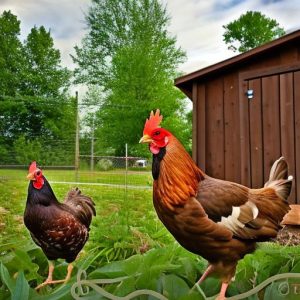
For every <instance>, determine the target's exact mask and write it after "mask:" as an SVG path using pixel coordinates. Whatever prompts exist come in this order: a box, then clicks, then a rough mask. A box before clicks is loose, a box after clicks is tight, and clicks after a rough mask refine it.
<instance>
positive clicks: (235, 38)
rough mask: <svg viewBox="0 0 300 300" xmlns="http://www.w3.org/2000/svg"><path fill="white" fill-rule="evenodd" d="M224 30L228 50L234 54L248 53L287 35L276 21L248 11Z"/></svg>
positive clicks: (225, 26) (257, 12)
mask: <svg viewBox="0 0 300 300" xmlns="http://www.w3.org/2000/svg"><path fill="white" fill-rule="evenodd" d="M223 28H224V29H225V32H224V34H223V37H224V39H223V40H224V41H225V43H226V44H228V45H229V46H228V49H231V50H233V51H234V52H235V51H238V52H245V51H248V50H250V49H252V48H255V47H258V46H260V45H263V44H265V43H267V42H270V41H272V40H274V39H276V38H279V37H281V36H282V35H284V34H285V31H284V29H283V28H282V27H280V26H279V24H278V22H277V21H276V20H274V19H271V18H268V17H267V16H265V15H264V14H262V13H261V12H259V11H247V12H246V13H245V14H242V15H241V16H240V17H239V18H238V19H236V20H234V21H232V22H230V23H228V24H227V25H224V26H223Z"/></svg>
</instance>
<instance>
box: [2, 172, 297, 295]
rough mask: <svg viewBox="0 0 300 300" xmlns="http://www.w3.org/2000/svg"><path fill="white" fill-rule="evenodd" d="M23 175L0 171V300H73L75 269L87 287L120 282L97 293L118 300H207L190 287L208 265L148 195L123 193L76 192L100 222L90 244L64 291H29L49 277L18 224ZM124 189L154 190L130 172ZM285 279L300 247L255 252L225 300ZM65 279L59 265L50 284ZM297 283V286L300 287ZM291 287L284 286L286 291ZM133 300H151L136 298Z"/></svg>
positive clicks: (89, 177) (111, 178) (103, 176)
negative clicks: (167, 224) (130, 298)
mask: <svg viewBox="0 0 300 300" xmlns="http://www.w3.org/2000/svg"><path fill="white" fill-rule="evenodd" d="M26 173H27V172H26V170H0V300H2V299H3V300H4V299H9V298H10V297H12V299H20V298H18V295H19V294H18V293H20V292H22V293H23V294H22V295H23V296H22V299H34V300H35V299H64V300H65V299H66V300H67V299H73V296H72V295H71V287H72V285H73V284H74V283H75V282H76V280H77V278H76V275H77V272H78V270H79V269H84V270H86V272H87V276H88V279H89V280H91V279H99V278H106V279H114V280H116V278H119V277H122V278H123V279H122V280H121V281H120V282H116V283H111V284H106V285H101V286H102V287H104V288H105V290H106V291H108V292H111V293H113V294H114V295H118V296H120V297H121V296H125V295H127V294H129V293H130V292H133V291H135V290H138V289H151V290H155V291H157V292H159V293H161V294H163V295H165V297H167V298H168V299H170V300H172V299H174V300H175V299H176V300H187V299H205V298H204V297H203V296H201V292H199V291H198V290H197V289H195V288H193V286H194V283H195V282H196V281H197V279H198V277H199V276H200V274H201V272H203V270H204V268H205V265H206V262H205V261H204V260H203V259H201V258H199V257H197V256H196V255H193V254H191V253H188V252H187V251H185V250H184V249H183V248H182V247H180V246H179V245H178V244H177V243H176V242H174V239H173V237H172V236H171V235H170V234H169V233H168V232H167V230H166V229H165V228H164V227H163V225H162V224H161V223H160V221H159V220H158V218H157V216H156V213H155V211H154V208H153V205H152V190H151V189H145V190H143V189H130V188H129V189H127V190H125V189H124V188H123V187H121V186H117V187H116V186H101V185H88V184H82V185H80V189H81V190H82V192H83V193H84V194H87V195H89V196H91V197H92V198H93V200H94V201H95V203H96V211H97V216H96V217H95V218H94V219H93V222H92V226H91V232H90V239H89V241H88V243H87V244H86V246H85V247H84V250H83V251H82V252H81V254H80V256H79V258H78V259H77V260H76V263H75V270H74V272H73V277H72V279H71V281H70V283H68V284H66V285H63V286H61V285H58V286H54V287H46V288H44V289H43V290H41V291H40V292H39V293H37V292H35V290H34V289H33V288H34V287H35V286H36V285H37V283H40V282H42V281H43V280H44V279H45V278H46V276H47V260H46V258H45V256H44V255H43V253H42V252H41V250H40V249H39V248H38V247H37V246H35V245H34V243H33V242H32V241H31V238H30V235H29V233H28V231H27V229H26V228H25V226H24V224H23V212H24V208H25V203H26V197H27V186H28V181H27V180H26ZM44 174H45V176H46V177H47V178H48V180H49V181H53V182H54V181H55V182H60V181H72V182H73V181H75V180H74V178H75V175H74V171H54V170H45V171H44ZM79 175H80V179H81V180H82V181H83V182H94V183H97V182H100V183H109V184H117V185H118V184H122V182H124V181H123V180H124V175H123V174H120V171H118V172H94V173H92V174H90V173H89V172H82V173H80V174H79ZM122 176H123V177H122ZM131 176H132V177H131ZM127 182H128V183H129V184H132V185H140V186H149V185H151V184H152V183H151V175H150V174H149V172H144V173H142V174H137V173H136V172H129V174H128V178H127ZM72 187H73V185H69V184H60V183H53V184H52V188H53V190H54V192H55V193H56V196H57V198H58V199H63V198H64V196H65V194H66V193H67V192H68V191H69V189H70V188H72ZM286 272H294V273H298V272H300V250H299V247H281V246H278V245H274V244H271V243H267V244H263V245H260V246H259V249H258V250H257V251H256V252H255V254H251V255H247V256H246V257H245V258H244V259H243V260H242V261H241V262H240V263H239V265H238V268H237V273H236V280H235V281H234V282H233V283H232V284H231V286H230V288H229V290H228V294H229V295H236V294H239V293H242V292H245V291H247V290H249V289H251V288H252V287H254V286H256V285H257V284H259V283H260V282H262V281H264V280H265V279H267V278H268V277H270V276H272V275H275V274H277V273H286ZM65 273H66V264H65V263H64V262H62V261H58V262H57V268H56V269H55V273H54V276H55V278H56V279H60V278H64V276H65ZM124 276H125V277H126V279H125V278H124ZM297 280H298V283H300V279H297ZM279 283H280V282H279ZM279 283H274V284H272V285H271V286H269V287H267V288H265V289H264V290H263V291H262V292H260V293H259V296H258V297H256V298H251V299H265V300H268V299H278V300H280V299H288V298H278V297H277V296H278V293H277V294H276V291H277V290H278V284H279ZM294 283H295V282H290V281H287V284H288V286H290V289H291V290H292V284H294ZM296 283H297V282H296ZM219 287H220V282H219V280H217V279H214V278H208V279H207V280H206V281H205V282H204V283H203V284H202V286H201V288H202V290H203V291H204V292H205V294H206V295H209V296H212V295H214V294H216V293H217V292H218V289H219ZM274 291H275V292H274ZM274 293H275V294H274ZM96 294H97V293H96V292H95V291H94V290H93V289H91V290H90V294H89V296H90V297H89V298H86V299H106V298H100V296H99V295H98V296H97V297H96ZM24 295H25V296H24ZM274 297H275V298H274ZM276 297H277V298H276ZM136 299H141V300H143V299H151V300H153V299H155V298H153V297H152V298H151V297H150V296H140V297H138V298H136ZM249 299H250V298H249ZM291 299H293V298H291Z"/></svg>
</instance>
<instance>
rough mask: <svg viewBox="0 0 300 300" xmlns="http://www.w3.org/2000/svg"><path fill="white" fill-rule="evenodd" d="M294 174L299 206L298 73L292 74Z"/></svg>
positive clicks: (299, 133)
mask: <svg viewBox="0 0 300 300" xmlns="http://www.w3.org/2000/svg"><path fill="white" fill-rule="evenodd" d="M294 118H295V127H294V129H295V172H296V178H295V180H294V185H295V188H296V194H297V199H296V201H295V202H296V203H297V204H300V71H298V72H295V73H294Z"/></svg>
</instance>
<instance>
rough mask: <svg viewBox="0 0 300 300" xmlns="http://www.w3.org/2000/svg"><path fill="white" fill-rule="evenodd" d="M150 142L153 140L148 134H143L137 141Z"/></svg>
mask: <svg viewBox="0 0 300 300" xmlns="http://www.w3.org/2000/svg"><path fill="white" fill-rule="evenodd" d="M151 142H153V140H152V139H151V137H150V136H149V135H148V134H145V135H143V136H142V138H141V139H140V141H139V143H151Z"/></svg>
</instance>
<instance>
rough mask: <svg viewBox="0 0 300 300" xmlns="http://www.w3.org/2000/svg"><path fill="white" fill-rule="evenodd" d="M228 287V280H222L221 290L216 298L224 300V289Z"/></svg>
mask: <svg viewBox="0 0 300 300" xmlns="http://www.w3.org/2000/svg"><path fill="white" fill-rule="evenodd" d="M227 288H228V282H222V286H221V291H220V294H219V296H218V297H217V298H216V300H225V299H226V298H225V294H226V290H227Z"/></svg>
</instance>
